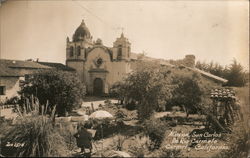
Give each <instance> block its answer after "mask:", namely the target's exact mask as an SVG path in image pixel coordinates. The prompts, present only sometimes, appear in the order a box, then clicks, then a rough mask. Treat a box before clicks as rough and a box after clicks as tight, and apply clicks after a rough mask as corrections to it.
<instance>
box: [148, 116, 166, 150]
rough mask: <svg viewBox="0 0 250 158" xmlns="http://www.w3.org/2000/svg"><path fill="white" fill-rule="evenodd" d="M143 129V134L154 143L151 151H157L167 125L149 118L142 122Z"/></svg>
mask: <svg viewBox="0 0 250 158" xmlns="http://www.w3.org/2000/svg"><path fill="white" fill-rule="evenodd" d="M143 127H144V132H145V134H146V135H148V136H149V138H150V140H151V141H152V142H153V143H154V146H153V147H152V148H151V149H152V150H154V149H159V148H160V146H161V143H162V142H163V140H164V138H165V132H166V130H167V128H168V127H169V125H168V124H167V123H166V122H164V121H161V120H160V119H154V118H151V119H149V120H146V121H145V122H144V124H143Z"/></svg>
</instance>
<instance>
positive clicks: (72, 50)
mask: <svg viewBox="0 0 250 158" xmlns="http://www.w3.org/2000/svg"><path fill="white" fill-rule="evenodd" d="M69 56H70V57H73V56H74V47H73V46H71V47H70V48H69Z"/></svg>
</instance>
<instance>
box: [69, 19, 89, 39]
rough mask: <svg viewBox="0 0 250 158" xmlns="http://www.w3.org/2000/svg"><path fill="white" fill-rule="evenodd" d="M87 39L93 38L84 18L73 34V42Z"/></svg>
mask: <svg viewBox="0 0 250 158" xmlns="http://www.w3.org/2000/svg"><path fill="white" fill-rule="evenodd" d="M85 39H91V34H90V32H89V29H88V28H87V26H86V25H85V23H84V20H82V23H81V25H80V26H79V27H78V28H77V29H76V31H75V33H74V35H73V42H78V41H84V40H85Z"/></svg>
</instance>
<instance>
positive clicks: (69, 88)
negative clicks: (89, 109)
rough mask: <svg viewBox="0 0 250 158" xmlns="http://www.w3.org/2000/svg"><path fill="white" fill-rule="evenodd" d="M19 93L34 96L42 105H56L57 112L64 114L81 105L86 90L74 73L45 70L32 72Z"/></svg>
mask: <svg viewBox="0 0 250 158" xmlns="http://www.w3.org/2000/svg"><path fill="white" fill-rule="evenodd" d="M20 93H21V94H24V95H25V96H30V95H34V96H36V97H37V98H38V99H39V101H40V103H41V104H43V105H45V104H46V103H47V101H48V102H49V105H50V106H54V105H56V106H57V109H56V112H57V114H58V115H59V116H64V115H65V114H66V113H67V112H70V111H71V110H72V109H73V108H76V107H78V106H80V105H81V103H82V98H83V97H84V95H85V93H86V90H85V86H84V85H83V83H81V82H80V80H79V79H78V76H77V74H76V73H72V72H64V71H59V70H47V71H41V72H38V73H35V74H32V76H31V77H30V79H29V80H28V82H27V83H26V84H25V85H24V87H23V88H22V90H21V91H20Z"/></svg>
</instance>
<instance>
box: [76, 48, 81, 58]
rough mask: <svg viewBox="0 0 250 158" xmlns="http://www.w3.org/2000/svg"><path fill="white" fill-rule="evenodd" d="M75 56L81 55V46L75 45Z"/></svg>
mask: <svg viewBox="0 0 250 158" xmlns="http://www.w3.org/2000/svg"><path fill="white" fill-rule="evenodd" d="M77 56H81V47H80V46H77Z"/></svg>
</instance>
